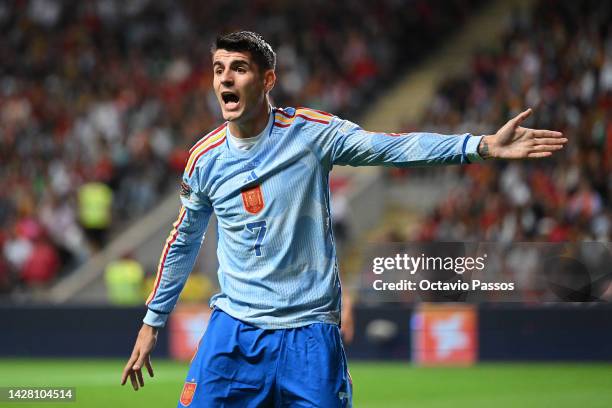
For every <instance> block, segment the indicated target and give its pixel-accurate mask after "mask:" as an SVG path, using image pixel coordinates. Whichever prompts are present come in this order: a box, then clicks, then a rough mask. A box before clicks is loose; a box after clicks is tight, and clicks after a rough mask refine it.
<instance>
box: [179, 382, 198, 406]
mask: <svg viewBox="0 0 612 408" xmlns="http://www.w3.org/2000/svg"><path fill="white" fill-rule="evenodd" d="M196 386H197V384H196V383H194V382H185V385H184V386H183V392H181V399H180V401H181V404H183V405H184V406H186V407H188V406H189V405H190V404H191V401H193V395H194V394H195V390H196Z"/></svg>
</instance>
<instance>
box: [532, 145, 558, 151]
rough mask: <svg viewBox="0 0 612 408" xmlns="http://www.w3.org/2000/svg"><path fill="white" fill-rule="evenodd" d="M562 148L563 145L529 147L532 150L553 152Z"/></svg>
mask: <svg viewBox="0 0 612 408" xmlns="http://www.w3.org/2000/svg"><path fill="white" fill-rule="evenodd" d="M561 149H563V145H558V144H557V145H536V146H533V147H532V148H531V151H532V152H554V151H557V150H561Z"/></svg>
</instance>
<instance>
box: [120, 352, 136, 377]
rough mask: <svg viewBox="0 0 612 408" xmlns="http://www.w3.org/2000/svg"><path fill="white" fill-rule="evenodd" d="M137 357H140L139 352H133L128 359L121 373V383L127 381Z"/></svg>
mask: <svg viewBox="0 0 612 408" xmlns="http://www.w3.org/2000/svg"><path fill="white" fill-rule="evenodd" d="M137 359H138V354H136V353H132V356H131V357H130V359H129V360H128V362H127V364H126V365H125V367H124V369H123V374H121V385H125V382H126V381H127V377H128V375H129V374H130V372H131V371H132V366H133V365H134V362H135V361H136V360H137Z"/></svg>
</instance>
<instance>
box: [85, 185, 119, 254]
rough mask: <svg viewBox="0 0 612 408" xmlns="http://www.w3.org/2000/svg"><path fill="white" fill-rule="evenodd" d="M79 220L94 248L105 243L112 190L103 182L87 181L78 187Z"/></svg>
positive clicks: (109, 222)
mask: <svg viewBox="0 0 612 408" xmlns="http://www.w3.org/2000/svg"><path fill="white" fill-rule="evenodd" d="M78 197H79V221H80V223H81V226H82V227H83V228H84V229H85V233H86V234H87V237H88V238H89V240H90V242H91V243H92V244H93V245H94V248H95V249H100V248H101V247H102V245H104V244H105V243H106V236H107V232H108V229H109V228H110V225H111V220H112V216H111V210H112V205H113V191H112V190H111V189H110V187H108V186H107V185H106V184H104V183H100V182H89V183H86V184H83V185H82V186H81V187H80V188H79V195H78Z"/></svg>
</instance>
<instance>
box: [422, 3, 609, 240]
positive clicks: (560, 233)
mask: <svg viewBox="0 0 612 408" xmlns="http://www.w3.org/2000/svg"><path fill="white" fill-rule="evenodd" d="M610 21H612V7H611V5H610V3H608V2H598V1H583V2H572V1H547V0H544V1H540V2H538V3H537V6H536V7H535V8H534V10H533V12H532V13H528V14H517V15H515V16H514V17H513V19H512V22H511V24H510V26H509V28H508V30H507V31H506V32H505V34H504V35H503V36H502V38H501V43H502V44H503V45H502V47H501V49H500V50H499V51H488V50H482V51H481V52H478V53H477V54H476V55H474V57H473V60H472V64H471V69H470V70H469V73H467V74H466V75H462V76H459V77H451V78H448V79H447V80H446V81H445V83H444V84H443V85H442V86H441V87H440V88H439V90H438V92H437V94H436V96H435V98H434V101H433V103H431V105H430V106H429V108H428V109H427V113H426V115H425V117H424V118H423V120H422V123H421V125H420V126H419V127H420V128H427V129H435V130H437V131H440V132H442V133H444V132H449V131H451V130H453V129H454V130H457V129H458V130H459V131H468V130H470V131H474V129H476V131H480V132H482V133H483V134H485V133H487V132H493V131H495V128H494V126H496V125H497V124H501V123H504V122H505V121H506V120H507V118H509V117H511V116H512V115H513V114H515V113H517V112H519V111H520V110H521V109H523V107H527V106H529V107H532V108H533V109H534V112H535V114H534V116H533V118H531V119H530V121H529V122H528V123H527V126H533V127H539V128H546V129H555V130H560V131H563V133H564V134H565V135H566V136H567V137H568V138H569V139H570V145H569V146H568V148H567V149H565V151H564V152H563V153H562V154H561V155H559V156H558V157H556V158H555V159H551V160H545V161H538V162H531V163H521V164H520V166H519V165H516V164H513V163H495V165H491V164H486V165H473V166H469V167H466V168H461V169H444V171H446V172H458V173H459V174H460V178H459V180H458V182H457V185H456V187H455V188H454V189H453V190H452V192H451V194H449V195H448V196H447V197H446V198H445V199H443V200H442V201H441V202H440V203H439V205H437V206H436V207H435V208H434V209H433V210H432V211H431V212H430V214H429V215H428V216H427V217H426V218H425V219H423V220H422V222H421V223H420V228H418V230H417V232H416V234H414V236H413V238H415V239H418V240H441V241H445V240H446V241H448V240H451V241H452V240H474V241H478V240H487V241H504V242H511V241H549V242H563V241H593V240H599V241H602V242H609V241H610V239H612V207H611V206H610V200H611V199H612V114H611V113H612V30H611V27H612V26H611V25H610ZM428 171H429V170H428ZM446 174H448V173H446Z"/></svg>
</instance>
